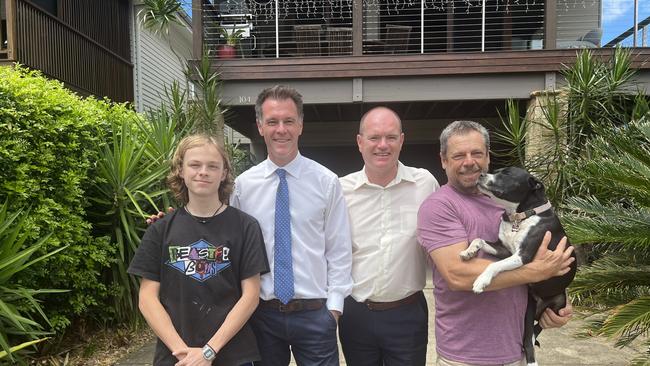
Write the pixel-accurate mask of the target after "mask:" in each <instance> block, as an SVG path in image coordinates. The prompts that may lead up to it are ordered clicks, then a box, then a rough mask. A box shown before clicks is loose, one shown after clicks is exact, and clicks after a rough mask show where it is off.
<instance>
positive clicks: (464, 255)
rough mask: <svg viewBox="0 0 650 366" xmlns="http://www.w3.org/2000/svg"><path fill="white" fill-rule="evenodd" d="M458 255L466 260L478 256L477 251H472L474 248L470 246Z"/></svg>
mask: <svg viewBox="0 0 650 366" xmlns="http://www.w3.org/2000/svg"><path fill="white" fill-rule="evenodd" d="M458 255H459V256H460V259H462V260H464V261H468V260H470V259H472V258H474V257H476V251H472V250H470V248H467V249H465V250H463V251H462V252H460V253H459V254H458Z"/></svg>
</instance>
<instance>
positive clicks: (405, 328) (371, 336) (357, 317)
mask: <svg viewBox="0 0 650 366" xmlns="http://www.w3.org/2000/svg"><path fill="white" fill-rule="evenodd" d="M428 324H429V312H428V309H427V301H426V299H425V298H424V294H423V293H422V292H421V291H420V293H419V294H418V299H417V301H415V302H413V303H411V304H407V305H402V306H400V307H397V308H394V309H390V310H384V311H372V310H370V309H368V307H367V306H366V305H365V304H363V303H359V302H356V301H355V300H354V299H353V298H352V297H351V296H348V297H347V298H346V299H345V307H344V310H343V316H341V319H340V320H339V338H340V340H341V346H342V348H343V355H344V356H345V361H346V363H347V365H349V366H383V365H385V366H398V365H399V366H409V365H410V366H424V365H425V364H426V353H427V341H428V335H429V334H428Z"/></svg>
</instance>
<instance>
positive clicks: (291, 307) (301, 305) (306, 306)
mask: <svg viewBox="0 0 650 366" xmlns="http://www.w3.org/2000/svg"><path fill="white" fill-rule="evenodd" d="M324 305H325V299H296V300H291V301H289V302H288V303H287V304H283V303H281V302H280V300H278V299H272V300H262V299H260V306H264V307H266V308H273V309H275V310H277V311H279V312H282V313H292V312H294V311H303V310H318V309H320V308H322V307H323V306H324Z"/></svg>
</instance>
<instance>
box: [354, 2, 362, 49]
mask: <svg viewBox="0 0 650 366" xmlns="http://www.w3.org/2000/svg"><path fill="white" fill-rule="evenodd" d="M352 55H353V56H362V55H363V1H362V0H353V1H352Z"/></svg>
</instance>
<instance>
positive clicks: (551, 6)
mask: <svg viewBox="0 0 650 366" xmlns="http://www.w3.org/2000/svg"><path fill="white" fill-rule="evenodd" d="M556 41H557V0H546V2H545V3H544V49H549V50H552V49H555V47H556Z"/></svg>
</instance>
